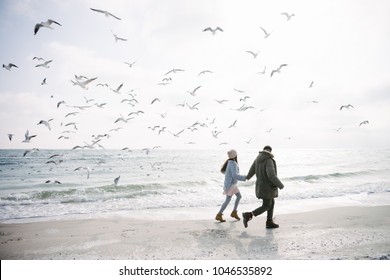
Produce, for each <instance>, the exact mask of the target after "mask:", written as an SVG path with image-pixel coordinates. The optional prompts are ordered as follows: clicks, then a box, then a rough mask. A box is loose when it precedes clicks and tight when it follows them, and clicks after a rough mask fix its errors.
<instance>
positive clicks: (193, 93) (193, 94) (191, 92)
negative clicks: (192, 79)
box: [187, 86, 201, 96]
mask: <svg viewBox="0 0 390 280" xmlns="http://www.w3.org/2000/svg"><path fill="white" fill-rule="evenodd" d="M200 87H201V86H197V87H196V88H195V89H193V90H192V91H189V90H187V92H188V93H189V94H191V95H192V96H195V95H196V94H195V92H196V91H197V90H198V89H199V88H200Z"/></svg>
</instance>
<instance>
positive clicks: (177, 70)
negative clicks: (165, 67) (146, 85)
mask: <svg viewBox="0 0 390 280" xmlns="http://www.w3.org/2000/svg"><path fill="white" fill-rule="evenodd" d="M182 71H184V70H183V69H177V68H174V69H172V70H169V71H168V72H167V73H166V74H165V76H166V75H168V74H170V73H177V72H182Z"/></svg>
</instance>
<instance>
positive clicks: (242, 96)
mask: <svg viewBox="0 0 390 280" xmlns="http://www.w3.org/2000/svg"><path fill="white" fill-rule="evenodd" d="M90 10H91V11H92V12H95V13H98V14H102V15H104V16H105V17H109V18H113V19H116V20H121V18H119V17H118V16H116V15H114V14H112V13H111V12H108V11H106V10H100V9H95V8H90ZM281 15H282V16H284V17H285V18H286V21H291V20H292V19H293V17H294V16H295V14H293V13H281ZM54 26H56V27H57V28H58V27H62V28H64V27H63V26H62V24H60V23H59V22H57V21H55V20H52V19H48V20H47V21H45V22H40V23H37V24H36V25H35V26H34V35H37V34H38V31H40V30H41V29H42V28H47V29H53V27H54ZM260 30H261V31H262V32H263V34H264V39H267V42H268V41H269V40H271V41H272V38H271V39H269V38H270V36H271V32H269V31H268V30H266V29H265V28H263V27H261V26H260ZM200 31H202V32H205V33H210V34H211V35H213V36H215V35H216V34H217V33H222V35H221V36H223V32H224V30H223V29H222V28H221V27H219V26H216V27H206V28H204V29H199V32H200ZM226 32H227V31H226ZM111 33H112V35H113V37H114V40H115V42H119V41H121V42H126V41H128V39H127V38H123V37H121V36H118V35H117V34H115V33H114V32H113V31H112V30H111ZM260 34H261V33H260ZM218 36H219V35H218ZM244 52H245V53H247V54H248V55H250V56H251V57H252V58H253V59H254V60H255V61H257V60H259V55H260V54H261V50H256V49H253V50H246V51H244ZM261 56H262V55H261ZM261 56H260V59H261ZM33 60H34V61H37V62H38V64H36V65H35V67H37V68H39V67H41V68H47V69H49V68H50V67H51V64H52V63H53V62H54V59H50V60H45V59H44V58H42V57H36V56H35V57H33ZM123 63H124V64H126V65H127V66H128V67H129V68H131V69H133V68H136V67H137V66H138V64H136V63H139V62H138V61H137V60H133V61H131V60H130V62H129V61H124V62H123ZM3 68H4V69H6V70H8V71H11V70H12V69H13V68H19V67H18V66H16V65H15V64H14V63H8V64H3ZM168 69H169V68H168ZM271 69H272V68H271ZM282 69H289V68H288V64H287V63H281V64H279V65H278V66H277V67H275V68H273V69H272V70H267V66H264V67H263V68H262V69H261V71H259V72H257V74H261V75H264V74H266V73H267V76H268V73H269V77H271V78H272V77H274V76H275V75H276V74H279V75H283V73H282ZM283 71H284V70H283ZM183 72H186V70H185V69H182V68H171V69H170V70H169V71H167V72H165V73H163V74H162V77H161V81H160V82H158V83H156V85H158V86H169V85H172V84H173V83H174V80H175V79H176V75H177V74H180V73H183ZM287 72H288V71H287ZM196 73H197V77H202V76H208V75H210V77H211V76H212V75H213V74H214V71H212V70H209V69H205V70H202V71H200V72H198V71H197V72H196ZM272 80H275V78H273V79H272ZM70 82H71V84H72V85H73V86H75V87H78V88H81V89H83V90H85V91H88V90H89V89H90V88H92V87H99V88H107V90H108V91H110V92H113V93H115V94H116V95H118V96H121V97H122V96H123V98H122V100H121V101H120V103H123V104H127V105H128V106H129V108H134V110H133V111H129V112H127V113H126V114H123V115H122V114H121V113H119V116H118V115H116V117H115V118H114V119H113V122H112V123H113V127H112V128H111V129H110V130H109V131H104V132H103V133H102V134H98V135H93V137H91V139H90V140H89V141H86V142H85V143H84V144H82V145H76V146H74V147H73V148H72V150H75V149H95V148H104V146H103V145H104V144H103V143H104V140H105V139H109V138H110V137H112V135H113V134H114V133H115V132H117V131H119V130H121V129H124V128H123V127H117V126H115V125H119V124H120V125H127V124H129V123H131V122H132V121H133V120H134V119H136V118H138V117H140V116H141V115H143V114H147V112H146V110H147V109H144V108H137V106H140V105H139V103H140V102H139V100H138V98H137V94H135V93H134V91H135V90H136V89H132V90H130V91H129V90H127V92H126V89H125V83H124V82H120V83H118V84H116V85H115V86H113V87H111V86H110V85H109V84H108V83H104V82H103V81H100V80H98V77H96V76H93V77H86V76H84V75H76V74H75V75H74V77H73V78H72V79H71V80H70ZM97 82H99V83H97ZM50 83H52V81H50ZM47 84H48V81H47V78H44V79H43V80H42V82H41V85H47ZM306 87H307V86H306ZM308 87H309V88H313V87H314V81H311V82H310V84H309V86H308ZM232 90H233V91H234V92H236V94H237V103H236V104H238V105H237V106H236V107H234V108H230V110H233V111H237V112H246V111H257V112H259V113H260V112H262V111H264V109H258V108H256V106H253V105H254V104H248V103H250V102H251V100H252V99H251V96H250V95H248V94H247V93H246V92H245V90H243V89H237V88H233V89H232ZM205 91H206V89H205V86H204V85H203V84H200V83H198V84H195V85H193V87H191V88H190V89H187V90H186V95H183V99H186V100H184V101H183V102H182V103H179V104H176V105H175V107H181V108H185V109H187V110H190V111H194V112H196V111H201V105H202V103H201V101H199V100H196V99H197V97H198V96H199V95H202V94H204V92H205ZM84 98H85V104H84V105H79V106H76V105H71V104H68V102H67V101H65V100H60V101H58V102H57V104H56V107H57V110H60V109H67V110H68V109H69V108H70V109H72V110H73V111H70V112H66V114H65V115H64V119H63V122H61V127H63V128H65V129H66V130H65V131H63V132H62V133H61V134H60V135H59V137H58V139H59V140H63V141H65V140H69V139H71V134H76V133H77V132H78V130H79V124H78V123H77V121H71V120H70V119H72V118H77V116H79V115H80V114H81V113H82V111H85V110H88V109H90V108H99V109H105V108H106V106H107V105H108V104H107V102H98V101H96V100H95V99H94V98H90V99H88V98H86V97H84ZM162 98H163V97H161V96H159V97H154V98H152V99H150V100H149V104H148V105H149V106H153V107H155V106H158V105H157V104H158V103H160V104H162ZM187 98H188V99H191V100H190V101H189V100H188V99H187ZM212 100H213V102H215V106H226V104H228V103H231V100H229V99H212ZM312 103H318V101H312ZM353 108H355V107H354V106H352V105H351V104H347V105H342V106H341V107H340V109H339V110H340V111H341V110H344V109H353ZM169 110H170V109H168V110H166V111H164V112H160V113H159V114H158V115H159V116H160V118H161V119H167V118H169V116H170V114H168V112H169ZM184 115H185V114H184ZM68 119H69V120H68ZM217 121H218V119H217V120H216V119H215V118H214V119H213V120H212V121H211V120H206V121H197V122H195V123H193V124H191V125H189V126H188V127H185V128H180V129H170V128H168V127H167V126H165V125H153V126H152V125H151V126H149V128H150V130H152V131H155V133H156V134H157V135H162V134H166V133H169V134H170V135H172V136H173V137H175V138H179V137H181V136H182V135H183V134H185V133H186V131H191V132H195V131H198V130H200V129H205V128H208V129H209V131H210V135H211V137H213V138H214V139H219V137H221V135H223V133H224V129H232V130H233V129H235V128H237V127H238V126H240V124H241V123H240V121H239V119H235V120H231V122H230V123H229V124H228V125H226V126H225V127H223V128H222V127H220V126H219V125H217V124H216V122H217ZM54 123H55V121H54V120H53V119H48V120H40V121H39V122H38V123H37V125H43V126H44V127H46V128H47V129H48V130H49V131H52V126H53V125H54ZM367 124H369V121H368V120H365V121H363V122H360V123H359V126H363V125H367ZM264 130H265V129H264ZM272 131H273V128H268V129H267V130H266V131H265V132H267V133H271V132H272ZM338 131H340V129H338ZM35 137H37V135H36V134H33V135H30V132H29V130H26V133H25V135H24V140H23V141H22V142H24V143H30V142H31V141H32V139H33V138H35ZM8 139H9V141H13V139H14V134H13V133H8ZM287 139H291V137H287ZM251 141H252V138H249V140H246V141H245V142H246V143H247V144H249V143H251ZM188 143H191V144H195V142H188ZM227 144H228V143H227V142H220V145H227ZM126 150H128V149H126ZM150 150H151V149H147V150H146V151H148V153H149V152H150ZM37 151H38V149H31V150H27V151H26V152H25V154H24V156H26V155H29V154H31V153H33V152H37ZM51 163H53V164H59V163H61V162H60V161H54V160H53V161H51ZM74 171H75V172H85V173H86V177H87V178H89V176H90V172H91V168H90V167H86V166H80V167H78V168H76V169H74ZM119 179H120V176H119V177H117V178H115V180H114V185H115V186H117V185H118V182H119ZM50 182H51V181H50ZM48 183H49V182H48ZM54 183H59V182H58V181H54Z"/></svg>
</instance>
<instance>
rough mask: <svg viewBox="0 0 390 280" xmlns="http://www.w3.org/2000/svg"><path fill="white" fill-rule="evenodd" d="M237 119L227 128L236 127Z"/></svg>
mask: <svg viewBox="0 0 390 280" xmlns="http://www.w3.org/2000/svg"><path fill="white" fill-rule="evenodd" d="M236 123H237V120H235V121H234V122H233V123H232V124H231V125H229V127H228V128H232V127H236Z"/></svg>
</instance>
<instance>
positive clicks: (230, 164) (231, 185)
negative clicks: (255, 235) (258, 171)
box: [215, 150, 246, 222]
mask: <svg viewBox="0 0 390 280" xmlns="http://www.w3.org/2000/svg"><path fill="white" fill-rule="evenodd" d="M227 154H228V157H229V158H228V159H227V160H226V161H225V163H224V164H223V166H222V168H221V172H222V173H223V174H225V181H224V186H223V194H224V195H226V198H225V201H224V203H223V204H222V206H221V209H220V210H219V212H218V214H217V216H216V217H215V219H216V220H217V221H220V222H226V220H224V219H223V217H222V214H223V211H224V210H225V209H226V207H227V206H228V205H229V203H230V200H231V199H232V196H233V195H236V201H235V202H234V208H233V212H232V213H231V214H230V216H231V217H233V218H235V219H237V220H240V218H239V217H238V215H237V208H238V204H239V203H240V199H241V193H240V190H239V189H238V187H237V182H238V181H245V180H246V176H243V175H240V170H239V167H238V161H237V152H236V151H235V150H230V151H228V152H227Z"/></svg>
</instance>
